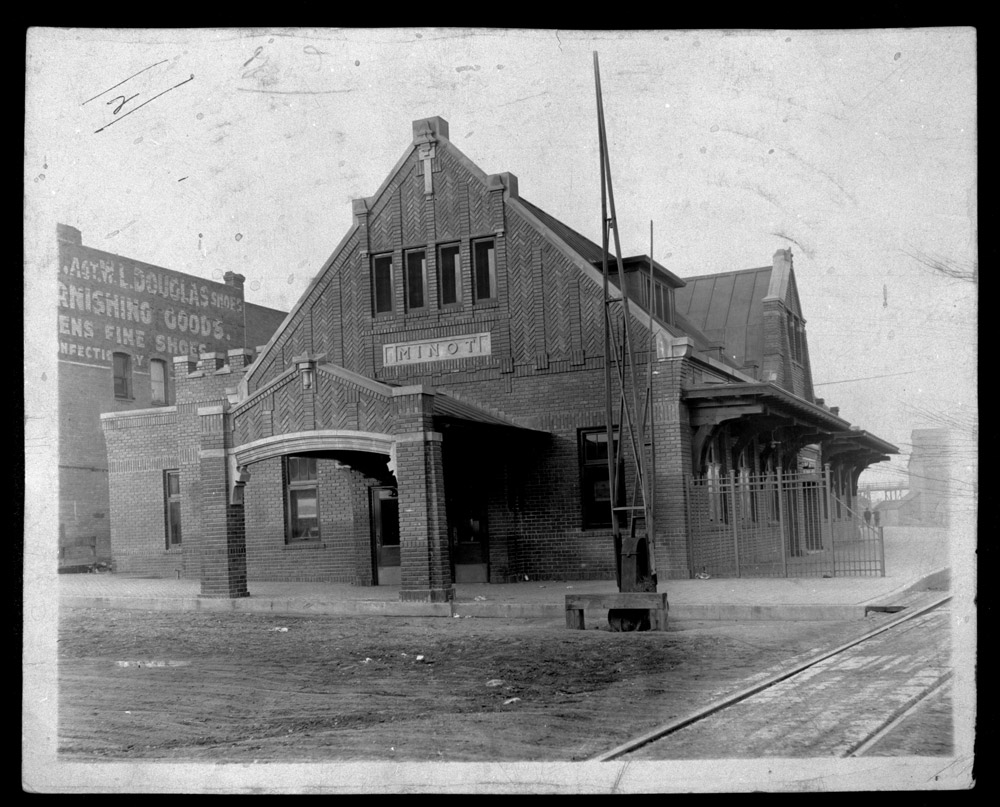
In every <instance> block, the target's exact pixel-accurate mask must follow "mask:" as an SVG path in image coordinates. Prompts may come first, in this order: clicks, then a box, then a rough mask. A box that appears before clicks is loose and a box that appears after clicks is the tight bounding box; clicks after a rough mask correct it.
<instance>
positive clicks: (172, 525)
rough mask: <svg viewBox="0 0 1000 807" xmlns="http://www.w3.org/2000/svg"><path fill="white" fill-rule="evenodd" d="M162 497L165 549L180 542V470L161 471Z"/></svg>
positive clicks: (178, 544)
mask: <svg viewBox="0 0 1000 807" xmlns="http://www.w3.org/2000/svg"><path fill="white" fill-rule="evenodd" d="M163 498H164V507H165V510H166V518H167V549H170V548H171V547H174V546H180V543H181V472H180V471H164V472H163Z"/></svg>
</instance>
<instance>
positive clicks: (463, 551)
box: [445, 484, 490, 583]
mask: <svg viewBox="0 0 1000 807" xmlns="http://www.w3.org/2000/svg"><path fill="white" fill-rule="evenodd" d="M454 488H455V485H453V486H452V488H451V490H454ZM445 489H446V490H449V489H448V488H447V487H446V488H445ZM448 538H449V540H450V541H451V559H452V564H453V566H454V572H453V577H454V580H455V582H456V583H488V582H489V580H490V577H489V534H488V530H487V528H486V500H485V497H484V496H483V494H482V491H481V488H477V486H476V485H475V484H469V485H462V484H459V485H458V490H455V491H454V493H451V492H449V494H448Z"/></svg>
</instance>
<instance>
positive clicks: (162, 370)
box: [149, 359, 167, 404]
mask: <svg viewBox="0 0 1000 807" xmlns="http://www.w3.org/2000/svg"><path fill="white" fill-rule="evenodd" d="M149 386H150V389H151V393H152V395H151V398H152V402H153V403H154V404H165V403H167V363H166V362H165V361H163V360H162V359H151V360H150V362H149Z"/></svg>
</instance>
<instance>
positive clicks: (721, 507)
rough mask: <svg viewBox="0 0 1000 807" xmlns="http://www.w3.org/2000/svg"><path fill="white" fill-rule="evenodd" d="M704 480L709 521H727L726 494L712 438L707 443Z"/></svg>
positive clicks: (720, 465) (720, 466)
mask: <svg viewBox="0 0 1000 807" xmlns="http://www.w3.org/2000/svg"><path fill="white" fill-rule="evenodd" d="M705 480H706V483H707V487H708V517H709V519H710V520H711V521H718V522H720V523H728V520H729V519H728V518H727V517H726V516H727V512H726V496H725V491H724V490H723V484H722V464H721V463H720V462H719V460H718V458H717V456H716V446H715V441H714V440H713V441H712V442H711V443H709V444H708V453H707V454H706V456H705Z"/></svg>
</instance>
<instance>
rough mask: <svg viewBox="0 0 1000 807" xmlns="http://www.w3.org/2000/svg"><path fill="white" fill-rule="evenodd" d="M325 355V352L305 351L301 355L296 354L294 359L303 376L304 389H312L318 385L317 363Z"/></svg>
mask: <svg viewBox="0 0 1000 807" xmlns="http://www.w3.org/2000/svg"><path fill="white" fill-rule="evenodd" d="M325 356H326V354H325V353H320V354H312V353H303V354H302V355H301V356H295V357H294V358H293V359H292V361H293V362H295V366H296V367H297V368H298V370H299V375H300V376H301V378H302V389H304V390H311V389H312V388H313V387H314V386H315V385H316V364H317V362H319V361H320V359H323V358H324V357H325Z"/></svg>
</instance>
